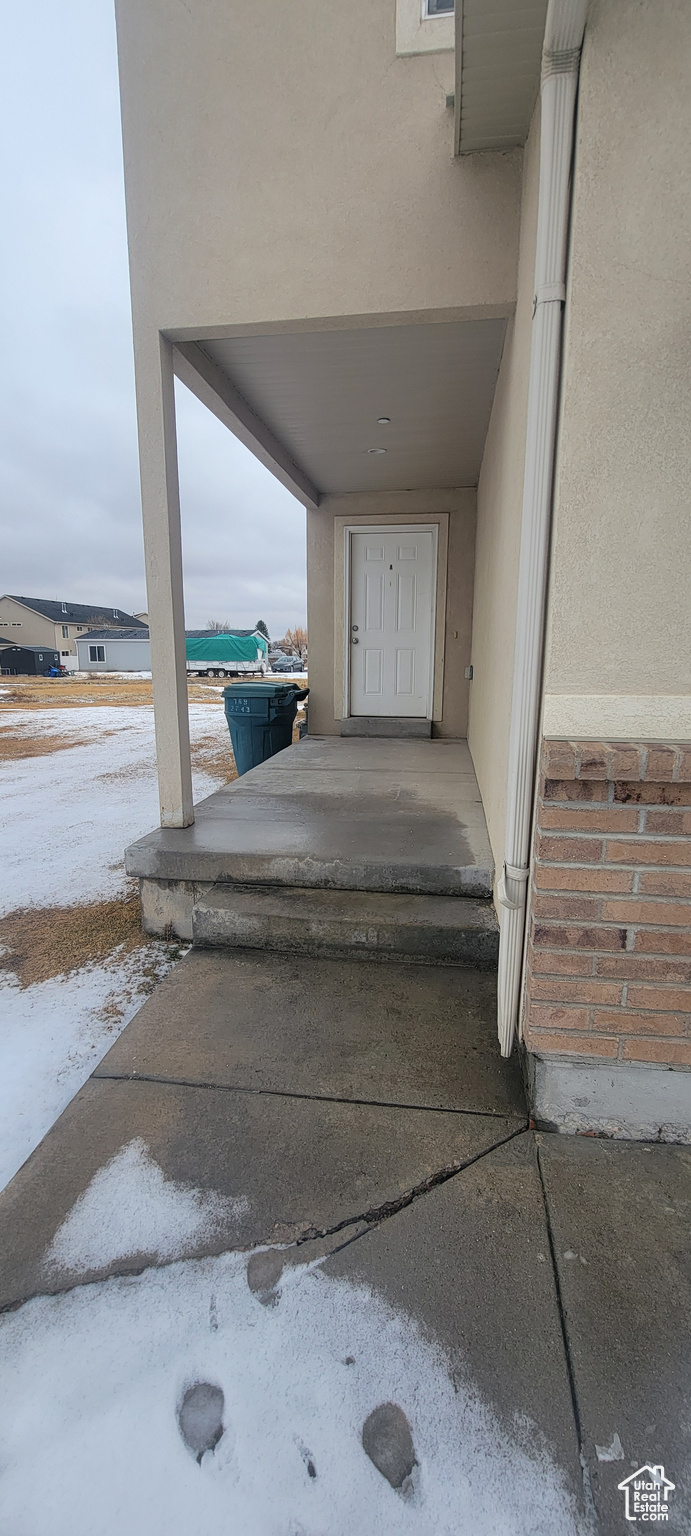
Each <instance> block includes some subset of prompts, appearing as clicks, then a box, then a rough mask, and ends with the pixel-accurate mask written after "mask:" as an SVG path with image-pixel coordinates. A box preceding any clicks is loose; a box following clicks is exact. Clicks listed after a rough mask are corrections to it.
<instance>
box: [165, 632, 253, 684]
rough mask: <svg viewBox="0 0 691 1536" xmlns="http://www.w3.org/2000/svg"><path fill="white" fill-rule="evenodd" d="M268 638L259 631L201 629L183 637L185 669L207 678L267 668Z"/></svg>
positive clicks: (238, 674)
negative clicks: (185, 659) (185, 658)
mask: <svg viewBox="0 0 691 1536" xmlns="http://www.w3.org/2000/svg"><path fill="white" fill-rule="evenodd" d="M268 650H269V647H268V641H267V639H266V636H265V635H262V634H260V632H259V630H255V629H252V630H247V629H245V630H235V631H233V630H224V631H221V632H220V633H218V634H216V633H212V632H211V631H210V630H201V631H199V630H198V631H197V632H196V633H193V634H188V635H187V636H186V637H185V654H186V656H187V671H188V672H201V673H204V674H206V676H207V677H240V676H242V675H243V674H247V673H248V672H254V673H257V672H259V673H261V674H262V676H263V675H264V673H266V672H267V671H268Z"/></svg>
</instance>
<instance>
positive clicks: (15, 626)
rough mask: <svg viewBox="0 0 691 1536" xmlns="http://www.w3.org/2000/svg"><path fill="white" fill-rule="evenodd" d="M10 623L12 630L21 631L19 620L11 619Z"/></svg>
mask: <svg viewBox="0 0 691 1536" xmlns="http://www.w3.org/2000/svg"><path fill="white" fill-rule="evenodd" d="M11 623H12V628H13V629H21V627H22V621H21V619H12V620H11Z"/></svg>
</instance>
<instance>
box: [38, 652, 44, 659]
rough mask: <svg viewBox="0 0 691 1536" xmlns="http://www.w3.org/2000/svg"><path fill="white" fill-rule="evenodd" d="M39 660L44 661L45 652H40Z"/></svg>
mask: <svg viewBox="0 0 691 1536" xmlns="http://www.w3.org/2000/svg"><path fill="white" fill-rule="evenodd" d="M38 659H39V661H43V651H39V653H38Z"/></svg>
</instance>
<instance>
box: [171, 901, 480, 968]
mask: <svg viewBox="0 0 691 1536" xmlns="http://www.w3.org/2000/svg"><path fill="white" fill-rule="evenodd" d="M192 934H193V941H194V944H195V945H197V946H200V947H205V948H209V947H214V948H216V947H226V948H241V949H263V950H280V951H284V952H288V953H291V954H298V955H322V956H326V957H330V958H340V957H346V958H352V957H354V956H356V955H362V956H364V957H365V958H367V959H373V958H379V959H390V960H397V961H401V960H410V961H415V962H417V963H418V964H420V963H423V964H425V963H426V964H429V965H472V966H481V967H485V968H487V969H490V968H491V969H493V968H494V967H495V966H496V959H497V949H498V942H499V928H498V923H497V918H496V914H495V911H494V908H493V906H492V903H491V902H490V901H478V900H474V899H473V898H471V897H464V896H407V895H398V894H392V895H390V894H388V893H387V894H384V893H379V892H371V891H334V890H306V889H304V888H302V887H292V888H291V887H287V886H281V887H279V886H268V885H265V886H260V885H252V886H242V885H229V884H225V883H223V882H219V883H218V884H216V885H214V886H212V887H211V888H210V889H209V890H208V891H206V892H205V893H204V895H203V896H201V897H200V899H199V900H198V901H197V902H196V904H195V906H194V909H193V914H192Z"/></svg>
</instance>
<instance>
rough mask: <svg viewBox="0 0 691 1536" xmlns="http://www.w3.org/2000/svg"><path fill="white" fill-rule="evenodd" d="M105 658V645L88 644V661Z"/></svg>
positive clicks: (103, 659)
mask: <svg viewBox="0 0 691 1536" xmlns="http://www.w3.org/2000/svg"><path fill="white" fill-rule="evenodd" d="M105 659H106V648H105V645H90V646H89V661H105Z"/></svg>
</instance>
